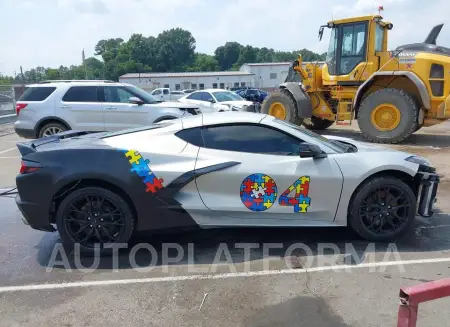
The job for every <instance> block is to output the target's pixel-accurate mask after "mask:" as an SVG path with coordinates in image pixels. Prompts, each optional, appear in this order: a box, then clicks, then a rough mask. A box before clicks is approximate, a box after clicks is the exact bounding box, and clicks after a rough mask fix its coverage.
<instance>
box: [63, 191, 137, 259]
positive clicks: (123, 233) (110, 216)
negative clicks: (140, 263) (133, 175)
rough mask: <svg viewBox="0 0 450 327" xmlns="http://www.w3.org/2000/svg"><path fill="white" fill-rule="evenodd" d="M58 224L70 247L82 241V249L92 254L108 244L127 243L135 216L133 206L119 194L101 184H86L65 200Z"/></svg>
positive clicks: (103, 248)
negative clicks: (92, 185) (91, 185)
mask: <svg viewBox="0 0 450 327" xmlns="http://www.w3.org/2000/svg"><path fill="white" fill-rule="evenodd" d="M56 225H57V228H58V231H59V234H60V236H61V239H62V242H63V244H64V245H65V246H66V247H68V248H70V249H74V247H75V246H76V245H78V246H79V249H80V252H82V253H88V254H89V253H91V254H92V253H95V251H99V253H102V252H105V248H106V247H105V245H106V244H114V243H127V242H128V241H129V239H130V237H131V234H132V232H133V229H134V218H133V213H132V211H131V209H130V206H129V205H128V203H127V202H126V201H125V200H124V199H123V198H122V197H121V196H119V195H118V194H116V193H114V192H112V191H110V190H107V189H105V188H101V187H84V188H80V189H77V190H75V191H73V192H72V193H70V194H69V195H68V196H67V197H66V198H65V199H64V200H63V201H62V202H61V204H60V206H59V207H58V211H57V214H56ZM96 247H97V249H96ZM106 250H107V249H106Z"/></svg>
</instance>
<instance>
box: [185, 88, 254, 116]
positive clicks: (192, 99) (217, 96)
mask: <svg viewBox="0 0 450 327" xmlns="http://www.w3.org/2000/svg"><path fill="white" fill-rule="evenodd" d="M178 101H179V102H183V103H192V104H195V105H198V106H200V108H201V110H202V111H204V112H215V111H219V112H222V111H250V112H258V108H259V107H257V106H255V104H254V103H253V102H252V101H247V100H245V99H244V98H242V97H241V96H239V95H238V94H236V93H234V92H232V91H228V90H224V89H206V90H199V91H194V92H192V93H190V94H188V95H185V96H184V97H182V98H181V99H179V100H178Z"/></svg>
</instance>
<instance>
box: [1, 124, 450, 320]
mask: <svg viewBox="0 0 450 327" xmlns="http://www.w3.org/2000/svg"><path fill="white" fill-rule="evenodd" d="M448 126H449V125H447V124H445V125H442V126H439V128H432V129H430V130H428V131H426V132H425V131H423V132H422V131H421V132H420V133H419V134H418V135H414V137H413V138H412V139H411V140H410V141H409V142H408V143H407V144H404V145H398V146H394V147H395V148H401V149H405V150H406V151H409V152H412V153H417V154H421V155H424V156H426V157H427V158H429V159H430V160H431V162H432V163H433V164H434V165H435V166H436V167H437V168H438V171H439V172H441V173H443V174H444V175H446V176H444V179H443V182H442V184H441V186H440V189H439V193H438V202H437V208H438V209H437V213H436V215H435V216H434V217H433V218H432V219H418V220H417V222H416V226H415V229H414V233H412V234H411V235H408V236H407V237H406V238H405V239H403V240H401V241H398V242H396V243H392V244H371V243H367V242H366V241H364V240H362V239H360V238H359V237H357V236H356V235H355V234H354V233H353V232H352V231H350V230H349V229H347V228H291V229H236V230H205V231H200V232H198V231H197V232H191V233H184V234H172V235H163V234H162V235H151V234H140V235H137V236H136V237H135V239H134V240H133V242H132V244H131V245H130V247H129V249H123V250H121V251H120V252H119V253H118V255H117V256H112V257H102V258H98V257H82V258H80V257H79V256H77V255H76V254H75V253H67V252H66V251H65V250H64V249H63V248H61V247H60V240H59V236H58V234H57V233H44V232H39V231H35V230H32V229H31V228H29V227H28V226H26V225H24V224H23V223H22V221H21V215H20V212H19V211H18V209H17V207H16V205H15V202H14V198H13V197H12V196H11V197H0V208H1V210H0V212H1V213H0V223H1V227H2V228H0V326H30V327H31V326H33V327H34V326H108V327H115V326H217V327H220V326H250V327H262V326H268V327H269V326H317V327H325V326H330V327H331V326H333V327H335V326H396V322H397V321H396V320H397V311H398V304H399V300H398V294H399V289H400V288H401V287H404V286H409V285H416V284H419V283H423V282H426V281H432V280H436V279H440V278H446V277H449V275H450V256H449V253H450V240H449V236H450V203H449V202H448V201H446V199H448V198H449V196H450V180H449V179H448V176H450V163H449V158H450V156H449V155H450V153H449V151H450V134H449V133H448V132H447V128H448ZM0 127H1V126H0ZM2 130H3V132H2ZM11 130H12V129H11V127H5V126H3V129H2V128H0V188H2V187H10V186H14V178H15V175H16V174H17V171H18V169H19V166H20V156H19V153H18V152H17V150H16V148H15V143H16V142H18V141H21V140H22V139H20V138H19V137H18V136H17V135H15V134H14V133H13V132H12V133H11ZM327 133H329V134H334V135H344V136H349V137H352V138H355V139H358V138H360V135H359V134H358V132H357V129H356V130H355V129H354V127H351V128H348V127H345V128H335V129H332V130H330V131H327ZM137 245H140V246H141V250H140V251H137V252H136V251H134V250H130V249H131V248H133V249H136V246H137ZM164 245H166V246H167V247H169V250H167V249H166V248H165V247H164ZM245 246H247V247H248V248H249V250H248V251H246V250H245V248H244V247H245ZM269 246H272V249H270V251H268V252H265V249H266V247H269ZM250 248H251V249H250ZM56 254H58V255H57V256H55V255H56ZM165 254H166V255H165ZM269 255H270V257H269ZM269 259H270V260H269ZM89 267H92V269H89ZM449 305H450V298H446V299H442V300H438V301H434V302H430V303H426V304H423V305H421V306H420V309H419V322H418V326H446V325H448V321H450V311H449V310H448V307H449Z"/></svg>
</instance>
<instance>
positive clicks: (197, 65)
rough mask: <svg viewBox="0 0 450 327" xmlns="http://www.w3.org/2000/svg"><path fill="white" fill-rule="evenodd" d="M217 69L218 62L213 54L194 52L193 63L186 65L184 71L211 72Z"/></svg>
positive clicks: (218, 67)
mask: <svg viewBox="0 0 450 327" xmlns="http://www.w3.org/2000/svg"><path fill="white" fill-rule="evenodd" d="M219 69H220V65H219V62H218V61H217V60H216V59H215V58H214V57H213V56H210V55H208V54H205V53H196V54H195V59H194V64H193V65H192V66H188V67H186V71H190V72H213V71H218V70H219Z"/></svg>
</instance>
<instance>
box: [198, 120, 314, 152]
mask: <svg viewBox="0 0 450 327" xmlns="http://www.w3.org/2000/svg"><path fill="white" fill-rule="evenodd" d="M242 125H246V126H257V127H262V128H268V129H272V130H274V131H276V132H279V133H282V134H284V135H286V136H289V137H291V138H293V139H295V140H297V141H298V142H299V143H307V141H305V140H302V139H300V138H298V137H297V136H295V135H292V134H290V133H288V132H286V131H283V130H281V129H279V128H276V127H274V126H270V125H264V124H258V123H224V124H223V123H217V124H211V125H205V126H201V127H200V131H201V135H202V140H203V146H202V147H200V148H204V149H208V150H216V151H229V152H237V153H245V154H257V155H266V156H278V157H279V156H283V157H295V156H298V158H299V159H300V155H299V154H295V155H282V154H273V153H259V152H246V151H235V150H220V149H215V148H207V147H206V142H205V136H204V134H203V130H204V129H207V128H211V127H227V126H242ZM193 128H194V127H193Z"/></svg>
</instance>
